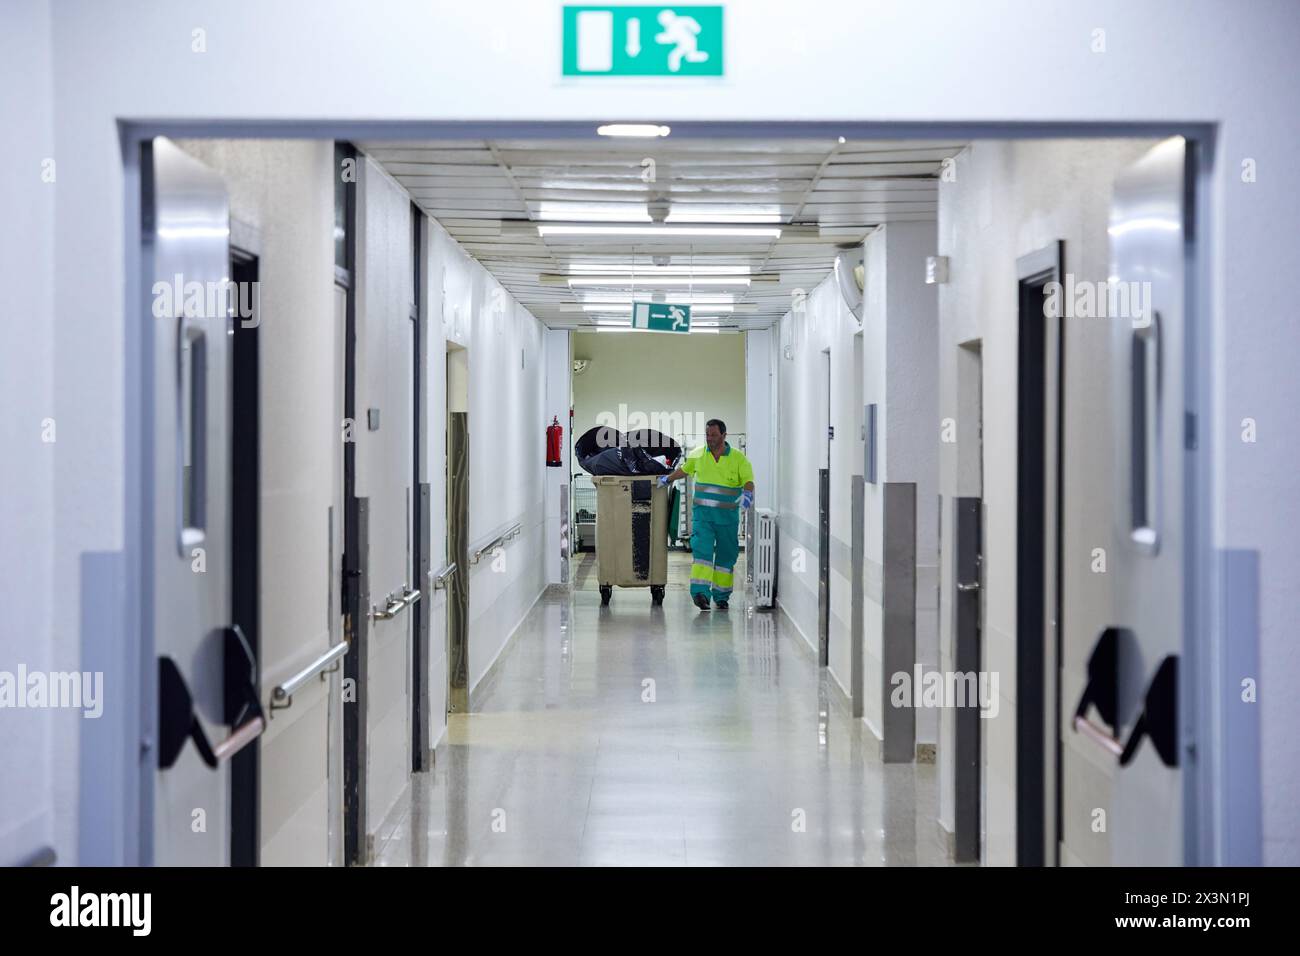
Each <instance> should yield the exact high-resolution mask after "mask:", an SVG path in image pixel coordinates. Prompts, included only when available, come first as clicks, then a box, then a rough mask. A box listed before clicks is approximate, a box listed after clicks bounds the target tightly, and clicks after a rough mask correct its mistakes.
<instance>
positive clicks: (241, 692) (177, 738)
mask: <svg viewBox="0 0 1300 956" xmlns="http://www.w3.org/2000/svg"><path fill="white" fill-rule="evenodd" d="M222 657H223V674H222V677H223V700H222V704H223V707H224V711H225V713H224V714H223V718H224V720H225V722H226V723H227V724H229V725H230V727H231V731H230V733H229V734H228V735H227V736H226V739H225V740H223V741H221V742H220V743H219V744H217V745H216V746H215V747H214V746H213V745H212V744H211V743H210V742H209V741H208V736H207V734H206V733H204V731H203V725H202V724H201V723H200V722H199V718H198V715H197V714H196V713H195V711H194V696H193V694H191V693H190V689H189V685H187V684H186V683H185V678H184V676H183V675H182V674H181V671H180V668H179V667H177V666H176V662H175V661H173V660H172V659H171V658H170V657H167V656H165V655H164V656H161V657H159V658H158V698H159V701H158V737H159V744H160V746H159V748H158V766H159V768H160V769H162V770H166V769H167V768H168V767H170V766H171V765H172V764H174V763H175V762H176V758H178V757H179V756H180V753H181V750H182V749H184V747H185V741H186V740H192V741H193V742H194V747H195V749H196V750H198V752H199V756H200V757H201V758H202V760H203V762H204V763H205V764H207V765H208V766H209V767H211V768H212V769H214V770H215V769H216V768H217V767H218V766H219V765H220V764H221V763H222V762H223V761H226V760H229V759H230V758H231V757H233V756H234V755H235V754H237V753H238V752H239V751H241V750H243V749H244V748H245V747H247V746H248V745H249V744H250V743H252V742H253V741H254V740H256V739H257V738H258V737H259V736H261V734H262V731H264V730H265V729H266V718H265V717H264V716H263V714H262V705H261V702H260V701H259V699H258V693H257V661H256V659H255V658H254V657H253V651H252V648H250V647H249V644H248V640H247V638H245V637H244V632H243V631H241V630H240V629H239V625H237V624H236V625H232V626H231V627H228V628H226V629H225V632H224V636H223V647H222Z"/></svg>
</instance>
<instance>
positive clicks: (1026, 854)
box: [981, 240, 1065, 866]
mask: <svg viewBox="0 0 1300 956" xmlns="http://www.w3.org/2000/svg"><path fill="white" fill-rule="evenodd" d="M1064 272H1065V243H1064V242H1063V241H1061V240H1055V241H1053V242H1052V243H1050V244H1049V245H1047V246H1044V247H1043V248H1041V249H1038V250H1035V251H1034V252H1031V253H1029V254H1027V255H1024V256H1021V257H1019V258H1018V259H1017V260H1016V330H1017V331H1016V334H1017V344H1016V353H1017V358H1016V407H1017V416H1016V448H1017V451H1016V487H1017V494H1016V507H1017V511H1018V514H1019V518H1018V519H1017V521H1016V784H1015V789H1016V862H1017V863H1018V864H1019V865H1021V866H1026V865H1027V866H1042V865H1044V864H1046V863H1049V862H1050V863H1052V864H1053V865H1056V864H1059V862H1060V842H1061V833H1060V827H1061V806H1060V800H1061V786H1060V780H1061V756H1060V751H1061V747H1060V742H1059V738H1060V723H1061V721H1060V714H1061V701H1060V677H1059V668H1060V662H1061V564H1062V561H1061V557H1062V556H1061V518H1062V516H1061V492H1062V475H1061V461H1062V452H1063V447H1064V441H1063V437H1062V436H1063V434H1064V432H1063V425H1064V420H1065V408H1064V404H1065V403H1064V398H1065V382H1064V371H1065V342H1064V335H1063V326H1062V321H1061V318H1060V317H1059V316H1057V317H1055V318H1049V317H1048V316H1046V315H1045V314H1044V310H1043V309H1042V307H1041V306H1038V307H1037V308H1033V309H1031V310H1030V312H1028V313H1027V312H1026V308H1028V307H1029V306H1030V305H1032V304H1034V303H1033V302H1032V301H1031V299H1032V297H1033V295H1034V292H1033V290H1035V289H1040V288H1041V287H1043V286H1044V285H1046V284H1047V283H1049V282H1060V281H1062V278H1063V276H1064ZM1026 328H1035V329H1038V330H1040V331H1041V334H1042V338H1041V340H1035V343H1034V344H1033V345H1032V346H1030V347H1031V348H1033V350H1034V354H1033V355H1030V354H1029V353H1028V352H1027V351H1026V342H1025V336H1024V331H1025V329H1026ZM1028 361H1034V362H1038V361H1041V363H1042V373H1043V375H1042V382H1041V389H1042V391H1041V394H1040V393H1039V392H1037V391H1036V390H1035V391H1032V392H1031V391H1029V390H1028V389H1027V383H1026V382H1025V379H1024V373H1025V365H1026V362H1028ZM1039 410H1041V413H1042V418H1041V421H1039V422H1038V423H1037V427H1036V428H1035V431H1034V434H1033V435H1032V436H1030V438H1031V439H1035V440H1031V441H1030V442H1029V444H1030V445H1031V446H1033V445H1037V444H1038V443H1039V441H1041V444H1042V449H1043V456H1044V457H1043V460H1042V461H1040V462H1038V467H1039V468H1040V469H1041V471H1039V472H1036V475H1037V480H1035V481H1033V482H1032V484H1033V488H1032V489H1030V490H1031V491H1032V492H1033V493H1032V494H1031V495H1030V496H1028V503H1027V499H1026V495H1025V491H1026V478H1027V475H1026V464H1027V463H1026V458H1025V454H1024V450H1025V444H1026V442H1025V437H1026V436H1025V427H1026V412H1027V411H1031V412H1034V413H1037V412H1038V411H1039ZM981 491H982V489H981ZM1027 514H1028V515H1033V514H1037V515H1038V516H1039V517H1040V518H1041V522H1042V523H1041V526H1036V525H1034V524H1032V523H1029V522H1026V521H1025V520H1024V519H1025V516H1026V515H1027ZM1031 536H1032V540H1031ZM1027 548H1033V549H1034V550H1035V551H1036V552H1037V558H1035V557H1034V556H1033V555H1030V554H1028V553H1027V550H1026V549H1027ZM1035 568H1036V569H1037V574H1036V575H1035ZM1045 572H1047V574H1046V576H1044V574H1045ZM1029 576H1033V577H1034V579H1036V580H1037V582H1038V583H1039V584H1040V585H1041V587H1040V588H1037V589H1032V590H1031V589H1030V588H1027V587H1025V583H1026V581H1027V580H1029ZM1035 635H1037V639H1035ZM1026 744H1028V747H1026ZM1027 752H1028V754H1030V755H1031V756H1032V760H1029V759H1026V753H1027ZM1049 773H1050V780H1051V783H1050V784H1049V783H1048V780H1049Z"/></svg>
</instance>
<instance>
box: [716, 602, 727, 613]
mask: <svg viewBox="0 0 1300 956" xmlns="http://www.w3.org/2000/svg"><path fill="white" fill-rule="evenodd" d="M717 606H718V610H719V611H725V610H726V609H727V602H726V601H718V602H717Z"/></svg>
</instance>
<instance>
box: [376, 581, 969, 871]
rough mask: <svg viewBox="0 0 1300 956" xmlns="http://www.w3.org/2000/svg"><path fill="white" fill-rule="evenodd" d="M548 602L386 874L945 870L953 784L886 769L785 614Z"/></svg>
mask: <svg viewBox="0 0 1300 956" xmlns="http://www.w3.org/2000/svg"><path fill="white" fill-rule="evenodd" d="M747 603H748V602H743V603H742V602H741V601H739V600H738V601H737V602H736V603H734V604H733V605H732V610H731V611H729V612H722V611H710V612H707V613H706V612H700V611H698V610H696V609H695V608H694V607H693V606H691V605H690V604H689V603H688V599H687V596H686V594H685V592H684V591H678V590H675V589H674V590H670V591H669V593H668V596H667V599H666V600H665V601H664V605H663V607H662V608H653V607H652V606H651V603H650V599H649V595H648V594H647V593H646V592H645V591H644V590H620V589H616V590H615V592H614V599H613V602H612V603H611V605H610V606H609V607H608V608H603V609H602V608H601V607H600V597H599V595H598V594H597V593H596V592H595V591H594V590H581V589H578V590H575V591H574V592H573V593H572V595H570V596H568V597H566V598H547V599H544V600H543V602H541V603H539V604H538V605H537V606H536V607H535V608H534V609H533V611H532V613H531V614H530V615H529V617H528V619H527V620H526V621H525V622H524V624H523V625H522V627H521V628H520V630H519V632H518V633H517V634H516V636H515V638H514V640H513V641H512V642H511V644H510V646H509V647H508V648H507V649H506V651H505V652H504V654H503V656H502V659H501V660H500V661H499V662H498V664H497V666H496V668H495V669H494V670H493V672H492V673H491V674H490V675H489V676H488V678H487V679H486V681H485V682H484V686H483V687H482V688H481V689H480V690H479V691H477V692H476V693H475V697H474V708H475V712H474V713H471V714H468V715H462V716H456V717H453V718H452V720H451V725H450V727H449V729H448V733H447V737H446V738H445V739H444V740H443V742H442V743H441V744H440V745H439V747H438V754H437V761H436V766H435V768H434V769H433V770H432V771H431V772H429V773H426V774H418V775H416V776H415V777H413V778H412V783H411V786H410V787H409V788H408V792H407V794H406V795H405V796H404V797H403V799H402V802H401V803H400V804H399V806H398V807H397V808H396V809H395V811H394V812H393V813H392V814H391V815H390V818H389V823H388V825H387V826H386V827H385V830H384V832H382V833H381V834H380V838H381V841H382V842H381V844H380V846H379V847H378V851H377V854H376V862H377V863H379V864H380V865H392V866H404V865H413V866H424V865H431V866H438V865H450V866H462V865H470V866H475V865H480V866H482V865H552V866H555V865H559V866H571V865H666V866H673V865H683V864H689V865H705V866H708V865H718V864H729V865H882V864H912V865H915V864H921V865H936V864H937V865H942V864H945V863H946V862H947V859H946V855H945V852H944V848H943V845H942V844H941V842H940V840H939V837H938V833H937V830H936V826H935V822H934V820H935V816H936V809H937V808H936V801H937V793H936V772H935V768H934V767H933V766H927V765H889V766H885V765H883V764H881V763H880V760H879V758H878V756H877V745H876V743H875V740H874V738H873V737H872V736H871V733H870V731H868V730H867V729H866V728H865V727H864V726H862V725H861V724H860V723H858V722H856V721H854V720H853V719H852V717H851V716H850V715H849V713H848V710H847V707H846V705H845V703H844V702H843V700H842V698H840V697H839V696H838V695H839V691H838V689H832V688H830V687H828V685H827V681H828V680H829V678H827V677H826V676H825V675H824V673H822V674H819V671H818V668H817V660H816V655H815V654H814V653H813V651H812V650H811V649H810V648H809V647H808V646H807V644H805V643H804V642H803V640H802V638H800V637H799V635H798V634H797V632H795V631H794V628H793V627H792V626H791V625H790V624H789V622H788V621H787V620H784V619H782V617H781V616H780V612H776V613H773V612H768V611H758V610H755V609H752V608H749V607H747V606H746V605H747Z"/></svg>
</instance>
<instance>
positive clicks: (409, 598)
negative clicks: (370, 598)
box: [370, 588, 420, 621]
mask: <svg viewBox="0 0 1300 956" xmlns="http://www.w3.org/2000/svg"><path fill="white" fill-rule="evenodd" d="M418 600H420V589H419V588H414V589H411V590H405V589H404V590H403V593H402V595H401V597H397V596H395V595H389V597H388V598H387V599H386V601H385V606H384V609H383V610H382V611H377V610H372V611H371V612H370V617H371V618H372V619H373V620H376V621H391V620H392V619H393V618H395V617H397V615H399V614H401V613H402V612H403V611H405V610H406V609H407V608H408V607H410V606H411V605H412V604H414V603H415V602H416V601H418Z"/></svg>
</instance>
